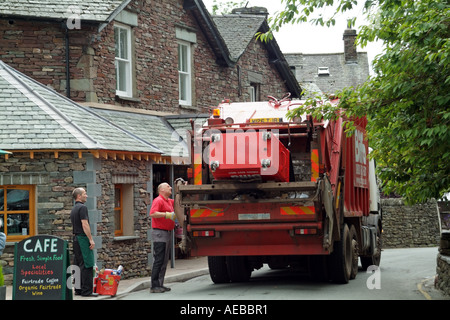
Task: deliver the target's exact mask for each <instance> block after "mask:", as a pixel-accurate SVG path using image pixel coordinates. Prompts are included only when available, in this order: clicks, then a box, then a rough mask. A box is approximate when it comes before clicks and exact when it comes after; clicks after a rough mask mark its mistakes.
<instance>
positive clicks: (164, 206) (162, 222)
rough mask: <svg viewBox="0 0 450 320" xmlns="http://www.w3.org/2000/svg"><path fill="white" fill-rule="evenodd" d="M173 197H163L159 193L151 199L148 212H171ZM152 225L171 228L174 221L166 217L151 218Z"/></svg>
mask: <svg viewBox="0 0 450 320" xmlns="http://www.w3.org/2000/svg"><path fill="white" fill-rule="evenodd" d="M173 211H174V210H173V199H167V200H166V199H164V197H163V196H161V195H159V196H158V197H157V198H156V199H155V200H153V203H152V207H151V209H150V213H153V212H173ZM152 227H153V228H156V229H163V230H173V228H174V227H175V221H173V220H171V219H166V218H152Z"/></svg>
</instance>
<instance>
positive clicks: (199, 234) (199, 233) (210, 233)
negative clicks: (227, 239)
mask: <svg viewBox="0 0 450 320" xmlns="http://www.w3.org/2000/svg"><path fill="white" fill-rule="evenodd" d="M192 235H193V236H194V237H215V236H216V232H215V231H214V230H201V231H194V232H193V233H192Z"/></svg>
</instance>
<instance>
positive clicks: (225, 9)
mask: <svg viewBox="0 0 450 320" xmlns="http://www.w3.org/2000/svg"><path fill="white" fill-rule="evenodd" d="M245 4H246V1H241V2H234V1H227V2H223V1H218V0H214V1H213V6H212V15H219V14H228V13H231V10H233V9H234V8H241V7H244V6H245Z"/></svg>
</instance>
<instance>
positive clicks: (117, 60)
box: [114, 23, 133, 97]
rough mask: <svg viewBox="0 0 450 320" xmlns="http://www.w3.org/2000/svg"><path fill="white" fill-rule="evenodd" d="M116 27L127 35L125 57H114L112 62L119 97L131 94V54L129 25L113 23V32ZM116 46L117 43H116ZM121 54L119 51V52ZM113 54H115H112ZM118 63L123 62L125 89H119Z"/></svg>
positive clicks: (130, 95)
mask: <svg viewBox="0 0 450 320" xmlns="http://www.w3.org/2000/svg"><path fill="white" fill-rule="evenodd" d="M116 28H117V29H120V30H125V31H126V35H127V39H126V43H127V52H126V57H125V58H123V57H115V59H114V64H115V70H116V71H115V72H116V95H118V96H119V97H120V96H122V97H132V96H133V81H132V55H131V52H132V51H131V27H129V26H126V25H123V24H119V23H115V24H114V34H115V32H116ZM116 46H117V44H116ZM119 54H121V53H119ZM114 55H115V54H114ZM119 63H124V65H125V68H126V70H125V77H126V78H125V84H126V89H125V90H119V88H118V85H119V81H120V80H121V79H119V73H118V72H117V71H118V64H119Z"/></svg>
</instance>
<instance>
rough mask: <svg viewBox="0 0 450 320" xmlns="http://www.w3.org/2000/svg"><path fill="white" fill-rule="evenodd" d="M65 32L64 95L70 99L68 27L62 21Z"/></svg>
mask: <svg viewBox="0 0 450 320" xmlns="http://www.w3.org/2000/svg"><path fill="white" fill-rule="evenodd" d="M64 26H65V29H66V34H65V40H66V97H67V98H69V99H70V61H69V57H70V48H69V28H68V27H67V25H66V24H65V23H64Z"/></svg>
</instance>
